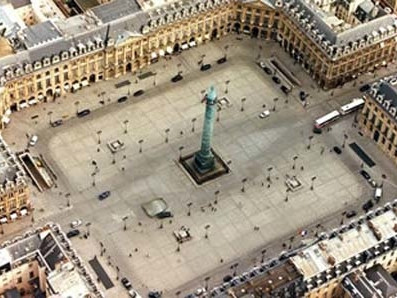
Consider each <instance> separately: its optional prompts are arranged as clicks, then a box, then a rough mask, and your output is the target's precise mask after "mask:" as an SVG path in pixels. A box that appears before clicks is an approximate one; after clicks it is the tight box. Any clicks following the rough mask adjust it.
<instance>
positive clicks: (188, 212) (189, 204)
mask: <svg viewBox="0 0 397 298" xmlns="http://www.w3.org/2000/svg"><path fill="white" fill-rule="evenodd" d="M192 205H193V203H192V202H189V203H187V208H188V209H187V216H190V215H191V212H190V208H191V207H192Z"/></svg>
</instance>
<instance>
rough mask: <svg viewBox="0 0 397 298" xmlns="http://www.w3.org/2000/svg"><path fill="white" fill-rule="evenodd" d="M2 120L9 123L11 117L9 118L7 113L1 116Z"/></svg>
mask: <svg viewBox="0 0 397 298" xmlns="http://www.w3.org/2000/svg"><path fill="white" fill-rule="evenodd" d="M1 121H2V122H3V123H4V124H8V123H10V121H11V119H10V118H8V117H7V116H6V115H4V116H3V118H1Z"/></svg>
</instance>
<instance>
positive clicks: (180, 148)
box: [179, 146, 185, 160]
mask: <svg viewBox="0 0 397 298" xmlns="http://www.w3.org/2000/svg"><path fill="white" fill-rule="evenodd" d="M183 149H185V147H184V146H180V147H179V160H181V159H182V150H183Z"/></svg>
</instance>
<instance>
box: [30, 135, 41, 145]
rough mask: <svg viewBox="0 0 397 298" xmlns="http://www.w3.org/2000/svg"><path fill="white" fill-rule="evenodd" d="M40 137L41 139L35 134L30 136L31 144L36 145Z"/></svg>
mask: <svg viewBox="0 0 397 298" xmlns="http://www.w3.org/2000/svg"><path fill="white" fill-rule="evenodd" d="M38 139H39V137H38V136H36V135H33V136H32V137H31V138H30V141H29V145H30V146H32V147H33V146H34V145H36V143H37V141H38Z"/></svg>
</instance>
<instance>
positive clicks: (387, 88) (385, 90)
mask: <svg viewBox="0 0 397 298" xmlns="http://www.w3.org/2000/svg"><path fill="white" fill-rule="evenodd" d="M368 94H369V96H371V97H372V98H373V99H374V100H375V102H377V103H378V105H379V106H380V107H381V108H382V109H383V110H385V111H386V112H387V113H388V114H389V115H390V116H391V117H392V118H394V120H395V121H397V75H393V76H390V77H388V78H384V79H382V80H380V81H378V82H376V83H374V84H373V85H372V86H371V89H370V91H369V93H368Z"/></svg>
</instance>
